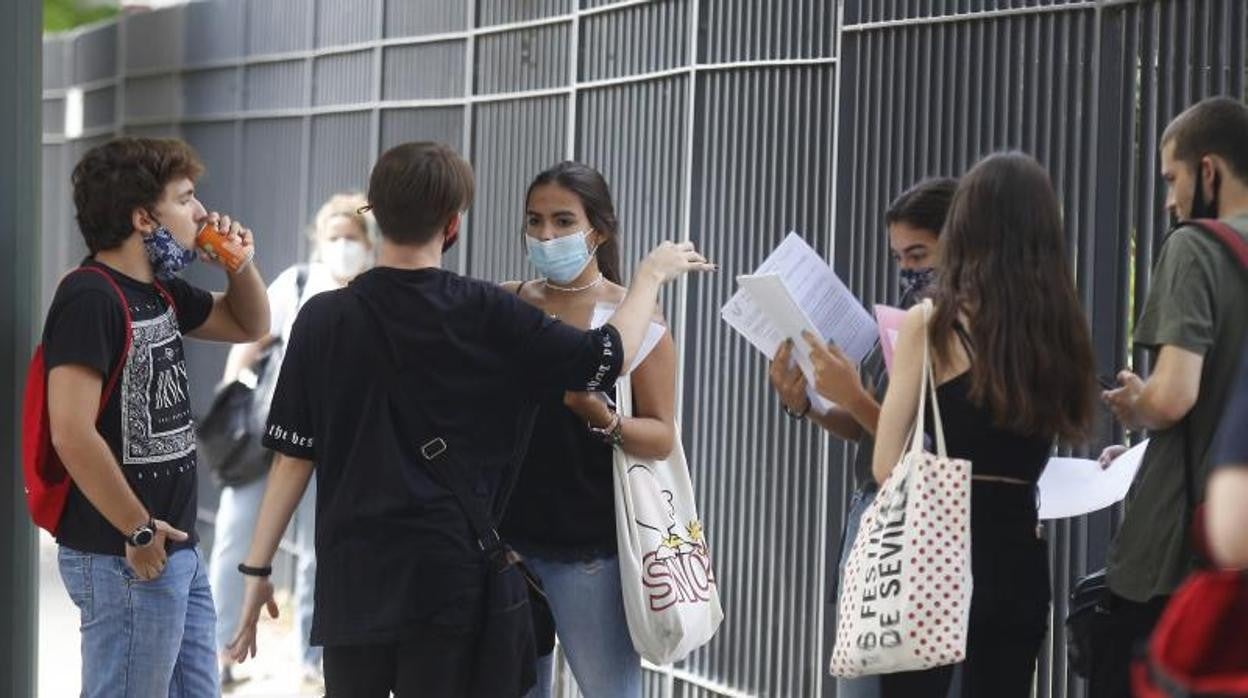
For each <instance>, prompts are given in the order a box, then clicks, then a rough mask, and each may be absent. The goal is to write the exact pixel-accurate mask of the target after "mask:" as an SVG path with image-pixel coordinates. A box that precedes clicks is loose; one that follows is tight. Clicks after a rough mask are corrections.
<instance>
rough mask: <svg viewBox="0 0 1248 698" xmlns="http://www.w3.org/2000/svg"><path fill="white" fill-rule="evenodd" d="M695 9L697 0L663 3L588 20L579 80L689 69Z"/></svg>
mask: <svg viewBox="0 0 1248 698" xmlns="http://www.w3.org/2000/svg"><path fill="white" fill-rule="evenodd" d="M691 8H692V0H658V1H657V2H650V3H645V4H642V5H635V6H631V7H626V8H624V9H620V10H615V11H612V12H604V13H602V14H595V15H589V16H587V17H585V18H583V19H582V20H581V33H580V42H579V43H580V49H581V50H580V55H579V56H578V61H579V64H580V68H579V80H580V81H581V82H590V81H593V80H602V79H605V78H615V77H623V76H626V75H637V74H640V73H650V72H655V71H660V70H668V69H671V68H676V67H679V66H684V65H688V63H689V12H690V10H691Z"/></svg>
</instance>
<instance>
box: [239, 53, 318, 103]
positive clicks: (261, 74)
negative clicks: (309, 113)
mask: <svg viewBox="0 0 1248 698" xmlns="http://www.w3.org/2000/svg"><path fill="white" fill-rule="evenodd" d="M306 70H308V67H307V65H306V63H305V62H304V61H302V60H298V61H282V62H281V63H260V64H258V65H249V66H247V67H246V68H245V69H244V71H245V72H244V73H243V85H244V92H243V106H244V108H246V109H289V108H294V107H302V106H303V105H304V103H305V102H304V85H305V82H304V73H305V71H306Z"/></svg>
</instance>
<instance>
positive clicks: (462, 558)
mask: <svg viewBox="0 0 1248 698" xmlns="http://www.w3.org/2000/svg"><path fill="white" fill-rule="evenodd" d="M622 359H623V356H622V351H621V347H620V344H619V335H618V333H617V332H616V331H615V328H613V327H606V328H602V329H599V330H594V331H591V332H584V331H582V330H579V329H576V328H574V327H571V326H569V325H566V324H564V323H561V322H558V321H556V320H554V319H552V318H550V317H548V316H546V315H545V314H543V313H542V312H541V311H540V310H538V309H537V308H535V307H533V306H531V305H529V304H528V303H525V302H524V301H522V300H520V299H519V298H518V297H516V295H515V294H513V293H508V292H506V291H504V290H502V289H501V288H499V287H498V286H496V285H494V284H490V283H486V282H483V281H477V280H473V279H467V278H464V277H461V276H458V275H456V274H453V273H450V272H447V271H443V270H441V269H418V270H400V269H394V268H387V267H378V268H375V269H373V270H370V271H368V272H365V273H364V274H361V275H360V276H359V277H357V278H356V279H355V281H353V282H352V283H351V285H350V286H349V287H348V288H345V289H341V290H336V291H326V292H324V293H321V294H318V295H316V296H314V297H313V298H311V299H309V300H308V301H307V303H306V304H305V305H304V307H303V309H302V310H301V311H300V313H299V316H298V318H297V319H296V320H295V325H294V328H293V329H292V330H291V336H290V341H289V343H288V345H287V349H286V357H285V360H284V361H283V363H282V370H281V375H280V377H279V378H278V384H277V390H276V393H275V395H274V398H273V403H272V407H271V409H270V411H269V423H268V428H267V432H266V436H265V439H264V444H265V446H267V447H269V448H271V449H273V450H275V451H278V452H280V453H284V454H286V455H289V456H293V457H295V458H301V459H305V460H310V461H312V462H313V464H314V465H315V467H316V478H317V502H316V554H317V570H316V592H315V594H316V611H315V614H314V617H313V621H312V640H313V642H315V643H317V644H323V645H327V646H334V645H357V644H369V643H377V642H391V641H395V640H398V639H401V638H404V637H406V636H408V635H410V634H412V633H416V632H419V629H420V628H422V627H424V626H426V625H427V624H434V625H438V626H441V627H448V628H458V629H464V630H465V631H466V630H467V629H468V628H470V627H471V626H472V625H473V624H474V623H475V622H476V621H475V614H476V613H478V612H479V608H480V603H481V600H482V595H481V594H482V584H483V582H484V578H485V577H484V574H483V570H484V556H483V555H482V553H481V549H480V548H479V547H478V546H477V544H476V536H475V535H474V534H473V532H472V530H471V528H470V527H469V524H468V521H467V519H466V518H465V516H464V514H463V512H462V510H461V509H460V507H459V504H458V503H457V501H456V500H455V499H454V497H453V495H452V494H451V492H450V491H449V490H448V489H447V488H446V487H445V486H443V484H441V483H440V482H439V480H438V478H437V477H436V476H435V475H433V473H432V472H431V471H430V468H429V466H428V464H427V463H426V462H424V460H423V459H422V458H420V456H419V455H418V448H419V446H420V445H421V444H423V443H425V442H427V441H429V440H430V439H431V437H433V436H438V437H441V438H443V439H445V442H446V444H447V446H448V449H447V452H446V454H445V455H443V456H440V457H439V463H448V462H449V463H451V464H453V466H454V467H456V468H459V469H460V472H462V473H463V477H464V478H468V483H469V487H471V488H472V490H473V491H475V493H476V494H477V495H478V496H479V497H480V498H481V500H482V501H481V503H482V505H483V506H485V507H488V508H489V510H491V511H492V512H493V513H494V515H495V520H498V517H499V515H500V514H501V513H502V512H501V509H502V507H503V502H504V500H505V499H506V497H507V494H508V489H509V488H510V487H511V484H512V483H513V482H514V481H515V475H516V472H517V468H518V467H519V464H520V461H521V460H522V456H523V452H524V450H525V448H526V447H527V445H528V441H529V437H530V435H531V431H532V424H533V414H534V411H535V410H536V408H537V405H538V403H539V402H540V401H541V400H542V399H543V398H544V397H545V396H547V395H550V394H552V393H555V392H558V393H561V392H562V391H564V390H600V389H602V390H607V389H610V388H611V386H612V385H613V384H614V383H615V379H616V377H617V376H618V374H619V371H620V365H621V362H622ZM415 415H421V416H420V417H419V418H416V417H414V416H415ZM570 466H571V464H570ZM550 505H551V506H558V505H559V503H558V502H551V503H550Z"/></svg>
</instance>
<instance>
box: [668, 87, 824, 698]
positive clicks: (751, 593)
mask: <svg viewBox="0 0 1248 698" xmlns="http://www.w3.org/2000/svg"><path fill="white" fill-rule="evenodd" d="M834 77H835V69H834V68H833V67H831V66H821V67H814V68H791V69H749V70H740V71H730V72H728V71H726V72H715V73H710V74H707V75H706V76H705V77H704V78H702V79H701V81H700V83H699V84H698V86H697V88H698V93H697V115H696V116H697V122H696V126H695V131H694V133H695V134H696V135H695V141H694V152H695V159H694V163H693V168H694V170H693V181H694V198H693V211H692V212H693V222H692V224H691V225H692V231H691V232H692V233H693V234H694V235H695V236H696V238H697V239H698V241H699V243H700V247H701V249H702V250H704V251H705V253H706V255H707V257H708V258H709V259H711V260H713V261H715V262H716V263H718V264H719V266H720V270H719V272H718V273H716V274H711V275H704V276H697V277H695V278H693V279H691V280H690V282H689V302H688V307H687V309H686V310H687V312H688V322H689V325H688V328H687V329H686V332H685V336H686V345H687V346H686V347H685V349H684V357H685V362H684V365H685V371H686V378H685V394H684V405H685V410H684V415H683V416H684V425H683V426H684V432H685V437H686V441H685V450H686V455H687V456H688V458H689V460H690V468H691V471H692V473H693V478H694V484H695V488H696V490H697V495H698V502H699V506H700V510H701V513H702V515H703V517H704V519H705V520H706V525H707V531H708V539H709V541H710V544H711V550H712V551H713V556H714V559H715V568H716V573H717V574H718V576H719V578H720V580H721V589H720V590H721V594H722V595H723V602H724V607H725V609H726V613H728V614H730V615H731V617H732V619H733V622H732V623H726V624H725V625H724V626H723V627H722V628H721V629H720V632H719V635H718V637H717V638H716V639H715V640H714V641H713V642H712V643H711V644H710V645H709V646H708V647H707V648H705V649H703V650H700V651H699V652H697V653H695V655H694V656H693V657H692V658H691V659H690V661H689V662H688V663H687V665H688V667H689V668H690V669H691V670H693V671H694V672H695V673H697V674H699V675H702V676H709V677H711V678H712V679H714V680H716V681H719V682H722V683H724V684H726V685H730V686H733V687H734V688H737V689H739V690H743V691H747V692H751V693H759V694H762V695H772V696H797V695H803V696H805V695H814V694H815V692H816V689H817V687H818V685H819V683H820V681H821V680H822V676H823V674H824V672H825V668H824V662H823V661H822V659H821V655H820V653H819V652H818V647H819V644H820V643H821V641H822V640H821V635H820V632H819V627H818V622H817V621H815V620H814V619H817V618H818V617H819V615H820V613H821V612H822V608H823V593H824V590H823V589H822V588H820V586H819V584H818V583H817V580H818V579H819V576H820V570H822V568H823V558H824V554H825V547H824V545H825V544H824V539H823V531H824V512H823V509H824V508H825V507H830V508H834V509H835V508H836V507H839V506H840V504H841V503H840V502H839V501H828V499H827V498H826V496H825V494H824V488H823V486H822V485H823V480H824V478H826V477H828V474H827V472H826V471H825V469H824V466H823V458H822V457H821V452H820V449H821V447H820V438H819V436H818V434H817V433H816V431H815V430H814V429H812V428H811V427H810V426H809V423H805V422H804V423H802V424H801V425H798V424H796V423H794V422H792V421H790V420H788V419H787V418H786V417H785V416H784V414H783V412H782V411H781V410H780V407H779V405H778V403H777V401H776V399H775V398H774V397H773V396H772V394H771V391H770V389H769V388H768V387H767V379H766V370H767V365H766V361H765V360H764V358H763V357H762V356H760V355H759V353H758V352H757V351H756V350H754V349H753V348H752V347H750V346H749V345H748V344H746V342H745V341H744V340H743V339H741V337H740V336H738V335H736V334H735V333H734V332H732V331H731V330H730V329H728V328H727V326H726V325H725V324H724V323H723V322H722V321H721V320H720V317H719V309H720V307H722V305H723V304H724V303H725V302H726V301H727V300H728V298H729V297H730V296H731V295H732V293H733V292H734V291H735V290H736V284H735V282H734V281H733V280H734V278H735V276H736V275H737V274H741V273H749V272H751V271H753V269H754V268H755V267H756V266H757V265H758V264H759V263H760V262H761V261H762V260H763V258H764V257H765V256H766V255H767V253H768V252H770V251H771V249H772V248H773V247H775V245H776V244H778V243H779V242H780V240H781V239H783V237H784V235H785V234H786V233H787V232H788V231H790V230H796V231H798V232H800V233H801V234H802V235H803V237H804V238H805V239H806V240H807V241H808V242H810V243H811V245H812V246H813V247H814V248H815V249H816V250H819V251H821V252H823V253H825V254H826V253H827V252H828V249H827V242H826V241H827V240H828V239H829V236H830V233H831V230H832V223H833V222H832V220H831V189H832V148H833V143H832V129H830V128H828V127H827V123H828V122H827V120H828V118H829V115H830V114H832V113H833V104H834V89H835V85H834ZM832 472H833V473H838V474H839V473H840V472H841V469H840V467H839V466H837V465H834V466H833V468H832ZM828 535H829V536H831V537H832V538H833V539H835V537H836V534H835V532H828Z"/></svg>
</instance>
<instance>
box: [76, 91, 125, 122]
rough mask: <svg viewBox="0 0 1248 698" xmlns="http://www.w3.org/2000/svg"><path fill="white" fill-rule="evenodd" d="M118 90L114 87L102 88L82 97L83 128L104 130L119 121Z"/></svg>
mask: <svg viewBox="0 0 1248 698" xmlns="http://www.w3.org/2000/svg"><path fill="white" fill-rule="evenodd" d="M116 99H117V90H116V88H113V87H101V88H100V89H98V90H91V91H90V92H87V93H84V94H83V96H82V127H83V128H84V129H87V128H102V127H105V126H112V125H113V124H114V123H116V121H117V108H116V106H115V104H116V103H115V100H116Z"/></svg>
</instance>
